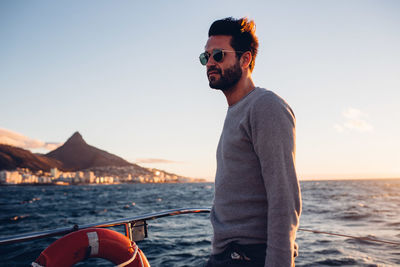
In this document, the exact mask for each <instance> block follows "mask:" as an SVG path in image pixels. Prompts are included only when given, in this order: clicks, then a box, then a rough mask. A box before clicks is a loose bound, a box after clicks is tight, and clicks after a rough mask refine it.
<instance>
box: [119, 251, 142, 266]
mask: <svg viewBox="0 0 400 267" xmlns="http://www.w3.org/2000/svg"><path fill="white" fill-rule="evenodd" d="M138 249H139V248H138V246H135V251H134V252H133V255H132V257H131V258H130V259H129V260H127V261H126V262H123V263H120V264H118V265H116V266H115V267H124V266H126V265H128V264H129V263H131V262H132V261H134V260H135V258H136V256H137V253H138ZM139 259H140V262H141V266H143V263H142V257H140V255H139Z"/></svg>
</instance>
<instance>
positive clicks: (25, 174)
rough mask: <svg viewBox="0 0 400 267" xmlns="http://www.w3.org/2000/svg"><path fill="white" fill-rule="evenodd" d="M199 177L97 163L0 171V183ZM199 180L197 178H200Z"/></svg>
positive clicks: (161, 180) (152, 180) (178, 180)
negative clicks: (65, 168)
mask: <svg viewBox="0 0 400 267" xmlns="http://www.w3.org/2000/svg"><path fill="white" fill-rule="evenodd" d="M183 182H186V183H187V182H199V180H198V179H197V180H195V179H191V178H187V177H181V176H177V175H174V174H170V173H166V172H164V171H161V170H157V169H149V170H148V171H146V172H143V171H138V170H137V169H134V168H132V167H113V166H110V167H99V168H93V170H84V171H76V172H63V171H60V170H58V169H56V168H54V169H51V170H50V172H43V171H38V172H36V173H32V172H31V171H30V170H29V169H26V168H22V169H17V170H13V171H5V170H3V171H0V184H59V185H71V184H119V183H183ZM200 182H201V180H200Z"/></svg>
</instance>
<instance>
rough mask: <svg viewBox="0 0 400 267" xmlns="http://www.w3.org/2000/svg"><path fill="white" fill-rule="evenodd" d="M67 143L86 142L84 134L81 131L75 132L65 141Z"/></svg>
mask: <svg viewBox="0 0 400 267" xmlns="http://www.w3.org/2000/svg"><path fill="white" fill-rule="evenodd" d="M65 144H70V145H72V144H74V145H76V144H86V142H85V140H83V137H82V135H81V134H80V133H79V132H75V133H74V134H73V135H72V136H71V137H70V138H69V139H68V140H67V142H65Z"/></svg>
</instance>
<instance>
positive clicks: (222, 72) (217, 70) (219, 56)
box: [200, 18, 258, 90]
mask: <svg viewBox="0 0 400 267" xmlns="http://www.w3.org/2000/svg"><path fill="white" fill-rule="evenodd" d="M208 36H209V38H208V41H207V44H206V47H205V50H206V51H205V53H203V54H201V55H200V61H201V63H202V64H203V65H206V66H207V76H208V79H209V82H210V87H211V88H215V89H221V90H229V89H230V88H232V86H234V85H235V84H236V83H237V82H238V81H239V80H240V79H241V77H242V73H243V70H245V71H249V72H252V71H253V69H254V62H255V58H256V55H257V49H258V39H257V37H256V35H255V24H254V22H253V21H249V20H248V19H247V18H242V19H233V18H225V19H221V20H217V21H215V22H214V23H213V24H212V25H211V27H210V29H209V32H208Z"/></svg>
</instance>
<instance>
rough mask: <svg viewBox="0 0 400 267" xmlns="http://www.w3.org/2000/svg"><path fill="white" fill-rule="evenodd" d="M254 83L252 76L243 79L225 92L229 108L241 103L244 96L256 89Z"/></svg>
mask: <svg viewBox="0 0 400 267" xmlns="http://www.w3.org/2000/svg"><path fill="white" fill-rule="evenodd" d="M254 87H255V86H254V83H253V80H252V78H251V76H250V75H248V76H244V75H243V76H242V78H241V79H240V80H239V81H238V82H237V84H235V85H234V86H233V87H232V88H230V89H229V90H226V91H223V93H224V94H225V97H226V100H227V102H228V105H229V106H232V105H234V104H236V103H237V102H239V101H240V100H241V99H242V98H243V97H244V96H246V95H247V94H248V93H250V92H251V91H252V90H253V89H254Z"/></svg>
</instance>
